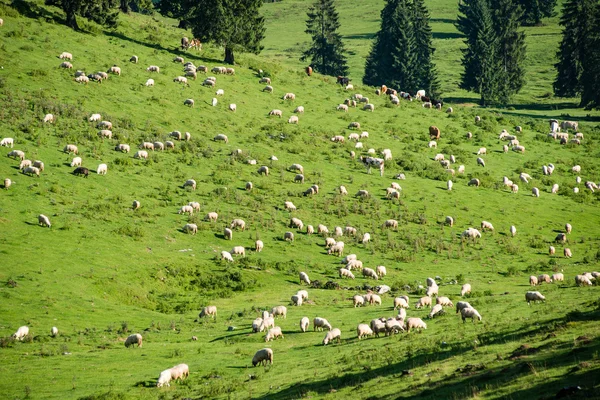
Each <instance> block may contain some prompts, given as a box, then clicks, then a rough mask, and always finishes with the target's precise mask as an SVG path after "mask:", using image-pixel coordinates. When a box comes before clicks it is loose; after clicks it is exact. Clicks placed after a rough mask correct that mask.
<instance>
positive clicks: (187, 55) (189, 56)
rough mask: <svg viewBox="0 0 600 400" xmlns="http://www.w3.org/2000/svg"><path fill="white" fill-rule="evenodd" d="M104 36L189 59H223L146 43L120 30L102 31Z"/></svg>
mask: <svg viewBox="0 0 600 400" xmlns="http://www.w3.org/2000/svg"><path fill="white" fill-rule="evenodd" d="M103 33H104V34H105V35H106V36H112V37H115V38H117V39H121V40H126V41H129V42H132V43H136V44H139V45H141V46H146V47H150V48H153V49H156V50H162V51H167V52H169V53H172V54H175V55H178V56H182V57H184V58H187V59H191V60H196V61H204V62H207V63H208V62H213V63H222V62H223V60H216V59H214V58H206V57H200V56H198V55H195V54H192V53H188V52H186V51H183V50H181V49H179V47H178V46H177V47H164V46H162V45H160V44H157V43H148V42H142V41H140V40H137V39H133V38H130V37H129V36H125V35H124V34H122V33H121V32H114V31H104V32H103Z"/></svg>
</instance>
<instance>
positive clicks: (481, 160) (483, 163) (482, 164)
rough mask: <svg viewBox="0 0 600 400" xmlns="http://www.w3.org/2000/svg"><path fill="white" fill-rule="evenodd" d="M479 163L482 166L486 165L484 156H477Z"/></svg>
mask: <svg viewBox="0 0 600 400" xmlns="http://www.w3.org/2000/svg"><path fill="white" fill-rule="evenodd" d="M477 165H481V166H482V167H485V161H483V158H481V157H478V158H477Z"/></svg>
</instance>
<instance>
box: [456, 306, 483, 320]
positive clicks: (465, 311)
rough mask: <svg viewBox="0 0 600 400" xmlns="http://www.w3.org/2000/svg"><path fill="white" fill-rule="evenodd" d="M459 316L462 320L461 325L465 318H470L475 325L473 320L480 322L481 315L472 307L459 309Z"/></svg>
mask: <svg viewBox="0 0 600 400" xmlns="http://www.w3.org/2000/svg"><path fill="white" fill-rule="evenodd" d="M460 316H461V318H462V320H463V323H465V322H466V319H467V318H471V321H472V322H473V323H475V318H477V319H478V320H479V321H481V315H480V314H479V312H478V311H477V310H476V309H474V308H473V307H465V308H461V310H460Z"/></svg>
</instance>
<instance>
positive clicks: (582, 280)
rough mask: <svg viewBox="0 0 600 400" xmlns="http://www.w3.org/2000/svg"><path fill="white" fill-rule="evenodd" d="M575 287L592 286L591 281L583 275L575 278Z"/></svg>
mask: <svg viewBox="0 0 600 400" xmlns="http://www.w3.org/2000/svg"><path fill="white" fill-rule="evenodd" d="M575 285H577V286H592V281H591V279H590V278H588V277H587V276H585V275H576V276H575Z"/></svg>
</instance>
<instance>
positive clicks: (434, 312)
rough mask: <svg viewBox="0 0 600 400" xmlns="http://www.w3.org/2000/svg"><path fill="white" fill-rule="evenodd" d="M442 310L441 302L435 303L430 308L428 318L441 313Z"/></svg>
mask: <svg viewBox="0 0 600 400" xmlns="http://www.w3.org/2000/svg"><path fill="white" fill-rule="evenodd" d="M443 312H444V310H443V307H442V305H441V304H436V305H435V306H433V308H432V309H431V312H430V313H429V318H433V317H434V316H436V315H438V314H440V315H441V314H443Z"/></svg>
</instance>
